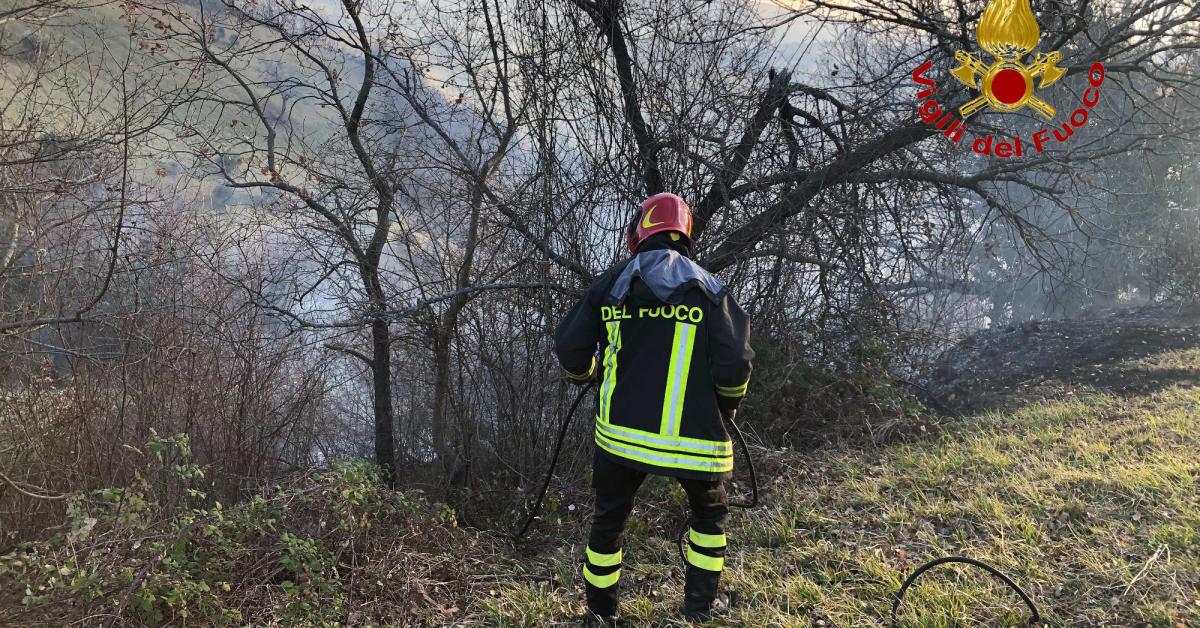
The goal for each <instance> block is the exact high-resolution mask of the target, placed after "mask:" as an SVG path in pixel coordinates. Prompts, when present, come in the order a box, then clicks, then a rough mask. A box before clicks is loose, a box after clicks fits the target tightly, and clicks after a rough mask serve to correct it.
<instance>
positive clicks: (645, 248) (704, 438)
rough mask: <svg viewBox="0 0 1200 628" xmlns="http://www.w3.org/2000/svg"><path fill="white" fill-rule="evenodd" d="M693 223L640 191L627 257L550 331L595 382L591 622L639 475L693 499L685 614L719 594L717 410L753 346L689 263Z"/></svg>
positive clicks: (735, 314)
mask: <svg viewBox="0 0 1200 628" xmlns="http://www.w3.org/2000/svg"><path fill="white" fill-rule="evenodd" d="M691 232H692V216H691V210H690V209H689V208H688V206H687V204H686V203H685V202H684V201H683V199H682V198H680V197H678V196H676V195H674V194H669V193H664V194H655V195H654V196H651V197H650V198H648V199H646V200H645V201H644V202H643V203H642V204H641V208H640V210H639V211H638V212H637V214H636V215H635V216H634V219H633V221H632V222H630V224H629V227H628V229H627V232H626V239H627V243H628V246H629V250H630V253H632V254H633V257H631V258H629V259H627V260H625V261H622V262H621V263H619V264H617V265H616V266H614V267H612V268H610V269H608V270H607V271H606V272H605V273H603V274H602V275H600V277H599V278H598V279H596V281H595V282H594V283H593V284H592V286H591V287H590V288H589V290H588V293H587V295H586V296H585V297H584V298H583V299H582V300H581V301H580V302H579V303H577V304H576V305H575V307H574V308H573V309H572V310H571V311H570V312H569V313H568V314H567V316H566V318H564V319H563V320H562V321H561V322H560V323H559V325H558V329H557V331H556V334H555V345H556V351H557V354H558V359H559V362H560V363H561V364H562V367H563V369H564V370H565V371H566V372H567V376H568V377H569V378H570V379H572V380H574V381H576V382H579V383H586V382H588V381H591V380H596V381H598V383H599V386H598V389H597V393H598V395H599V400H598V404H597V407H598V408H599V412H598V416H597V417H596V428H595V442H596V448H595V460H594V463H593V471H592V486H593V488H594V489H595V493H596V499H595V514H594V516H593V519H592V529H591V534H590V536H589V537H588V544H587V548H586V550H585V556H584V561H583V577H584V580H585V583H586V584H585V586H586V589H587V606H588V618H589V625H615V622H616V614H617V600H618V593H619V583H620V578H621V565H622V562H623V554H622V551H621V533H622V531H623V530H624V528H625V521H626V519H627V518H628V517H629V513H630V511H631V510H632V509H633V498H634V494H635V493H637V490H638V487H639V486H640V485H641V483H642V481H643V480H644V479H645V477H646V474H647V473H653V474H656V475H665V476H670V477H674V478H677V479H678V481H679V483H680V484H681V485H682V486H683V490H684V491H685V492H686V493H687V497H688V502H689V504H690V506H691V516H690V517H689V521H688V527H689V530H688V533H687V540H688V548H687V562H688V565H687V575H686V580H685V582H684V600H683V614H684V617H685V618H686V619H688V620H689V621H702V620H704V619H706V618H707V617H708V616H709V614H710V612H711V609H712V603H713V599H714V598H715V596H716V594H717V586H718V584H719V581H720V577H721V570H722V568H723V566H724V554H725V544H726V541H725V530H724V525H725V517H726V515H727V514H728V506H727V503H726V499H725V485H724V480H725V478H727V477H729V475H730V474H731V472H732V471H733V444H732V443H731V442H730V439H729V434H728V432H726V430H725V424H724V422H723V421H722V418H727V419H732V418H733V416H734V413H735V412H736V411H737V407H738V404H739V403H740V402H741V400H742V398H743V397H744V396H745V395H746V387H747V385H748V383H749V380H750V368H751V367H750V362H751V360H753V358H754V351H753V350H752V349H751V348H750V342H749V336H750V324H749V321H748V320H747V317H746V313H745V312H743V311H742V309H741V308H740V307H739V306H738V304H737V303H736V302H734V300H733V297H731V296H730V295H729V291H728V290H727V289H726V287H725V285H724V284H722V283H721V281H720V280H719V279H717V278H716V277H714V276H713V275H711V274H710V273H709V272H708V271H706V270H704V269H703V268H701V267H700V266H699V265H698V264H696V263H695V262H693V261H692V259H691V255H692V250H691V247H692V243H691ZM597 346H599V347H600V348H601V349H602V354H601V359H600V360H599V361H597V359H596V352H597Z"/></svg>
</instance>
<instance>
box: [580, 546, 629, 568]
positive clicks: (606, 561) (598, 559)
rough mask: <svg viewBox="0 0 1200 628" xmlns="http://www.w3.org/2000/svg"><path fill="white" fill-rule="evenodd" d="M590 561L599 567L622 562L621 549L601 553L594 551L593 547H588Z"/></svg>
mask: <svg viewBox="0 0 1200 628" xmlns="http://www.w3.org/2000/svg"><path fill="white" fill-rule="evenodd" d="M587 559H588V562H589V563H591V564H593V565H595V566H597V567H612V566H613V565H620V564H621V550H617V551H616V553H615V554H601V553H599V552H594V551H592V548H590V547H589V548H587Z"/></svg>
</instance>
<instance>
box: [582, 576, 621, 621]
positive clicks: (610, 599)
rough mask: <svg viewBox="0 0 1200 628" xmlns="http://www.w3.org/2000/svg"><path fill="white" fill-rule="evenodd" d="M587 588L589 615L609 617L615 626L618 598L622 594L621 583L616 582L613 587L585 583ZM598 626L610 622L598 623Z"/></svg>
mask: <svg viewBox="0 0 1200 628" xmlns="http://www.w3.org/2000/svg"><path fill="white" fill-rule="evenodd" d="M584 586H585V588H586V590H587V608H588V617H592V616H595V617H598V618H602V619H607V620H609V621H610V622H612V623H611V625H613V626H615V625H616V621H615V619H614V618H615V617H616V616H617V600H618V599H619V596H620V588H619V587H620V586H621V585H620V584H614V585H612V586H611V587H605V588H603V589H601V588H600V587H596V586H593V585H592V583H590V582H589V583H587V584H586V585H584ZM596 625H597V626H608V625H610V624H596Z"/></svg>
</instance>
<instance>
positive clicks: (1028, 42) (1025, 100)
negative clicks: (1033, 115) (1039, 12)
mask: <svg viewBox="0 0 1200 628" xmlns="http://www.w3.org/2000/svg"><path fill="white" fill-rule="evenodd" d="M1041 36H1042V33H1041V31H1040V30H1039V29H1038V25H1037V20H1036V19H1034V17H1033V9H1031V8H1030V7H1029V0H991V1H990V2H988V5H987V7H986V8H985V9H984V10H983V16H982V17H981V18H979V26H978V27H976V29H975V39H976V40H977V41H978V42H979V46H980V47H981V48H983V49H984V50H986V51H988V52H989V53H991V55H992V57H994V58H995V61H993V62H992V64H991V65H987V64H985V63H983V62H982V61H980V60H979V58H978V57H976V56H975V55H974V54H972V53H969V52H965V51H962V50H959V51H957V52H955V53H954V58H955V60H957V61H958V62H959V64H960V65H959V66H958V67H957V68H954V69H953V70H951V71H950V74H951V75H952V76H954V78H956V79H958V80H959V82H961V83H962V84H964V85H966V86H967V87H970V88H971V89H976V90H979V91H980V95H979V96H977V97H975V98H974V99H972V100H971V101H969V102H967V104H965V105H963V106H962V107H959V108H958V112H959V113H960V114H961V115H962V117H964V118H966V117H967V116H970V115H971V114H973V113H975V112H977V111H979V110H980V109H983V108H984V107H986V106H988V105H991V107H992V108H993V109H996V110H997V111H1005V112H1011V111H1017V110H1019V109H1021V108H1022V107H1029V108H1030V109H1033V110H1034V111H1036V112H1038V113H1039V114H1041V116H1042V117H1043V118H1045V119H1047V120H1053V119H1054V107H1053V106H1051V105H1050V103H1048V102H1046V101H1044V100H1042V99H1041V98H1038V97H1037V96H1036V95H1035V94H1034V93H1033V91H1034V87H1033V79H1035V78H1039V77H1040V78H1041V81H1040V82H1039V83H1038V88H1042V87H1046V86H1047V85H1051V84H1053V83H1055V82H1056V81H1058V79H1060V78H1062V77H1063V76H1064V75H1065V74H1066V73H1067V71H1066V70H1065V69H1064V68H1060V67H1058V65H1057V64H1058V62H1059V61H1061V60H1062V53H1061V52H1058V51H1054V52H1048V53H1047V52H1039V53H1037V55H1035V56H1034V59H1033V62H1032V63H1030V64H1029V65H1026V64H1024V63H1022V62H1021V57H1024V56H1025V55H1027V54H1029V53H1030V52H1031V51H1032V50H1033V49H1034V47H1036V46H1037V44H1038V39H1040V38H1041ZM981 79H982V80H981Z"/></svg>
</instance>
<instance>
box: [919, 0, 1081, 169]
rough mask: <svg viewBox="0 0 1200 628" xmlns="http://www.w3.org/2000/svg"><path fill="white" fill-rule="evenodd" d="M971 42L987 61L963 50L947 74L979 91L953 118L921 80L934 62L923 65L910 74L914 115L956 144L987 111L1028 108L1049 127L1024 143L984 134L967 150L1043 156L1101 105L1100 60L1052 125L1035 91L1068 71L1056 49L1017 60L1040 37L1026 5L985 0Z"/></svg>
mask: <svg viewBox="0 0 1200 628" xmlns="http://www.w3.org/2000/svg"><path fill="white" fill-rule="evenodd" d="M975 38H976V40H977V41H978V43H979V47H980V48H982V49H983V50H984V51H985V52H986V53H987V54H988V55H990V56H991V61H990V63H989V62H988V60H987V59H985V58H982V57H983V56H984V55H982V54H980V55H976V54H974V53H971V52H967V51H964V50H959V51H957V52H955V53H954V58H955V60H957V61H958V63H959V65H958V67H956V68H954V69H953V70H951V71H950V75H951V76H953V77H954V78H955V79H957V80H958V81H959V82H960V83H962V84H963V85H966V86H967V87H969V88H971V89H972V90H974V91H977V92H979V95H978V96H976V97H975V98H973V99H971V100H970V101H968V102H967V103H966V104H964V105H963V106H961V107H959V108H958V115H955V112H953V111H947V110H945V109H944V108H943V107H942V105H941V104H939V103H938V101H937V100H936V99H935V96H936V94H937V86H936V84H935V83H934V82H933V80H931V79H929V78H928V77H926V76H925V73H926V72H928V71H929V69H930V68H931V67H933V61H932V60H928V61H926V62H925V63H922V64H921V66H920V67H918V68H917V69H915V70H913V73H912V77H913V80H914V81H916V82H917V84H918V85H920V86H922V88H923V89H921V91H920V92H918V93H917V101H918V105H917V114H918V115H919V116H920V117H921V120H922V121H924V122H925V123H926V124H930V125H933V126H934V127H936V128H938V129H941V130H942V134H943V135H945V136H946V137H947V138H949V139H950V141H952V142H954V143H956V144H957V143H958V142H959V141H961V140H962V138H963V136H964V135H965V134H966V132H967V121H966V119H967V118H969V117H971V116H972V115H973V114H975V113H977V112H978V111H980V110H982V109H984V108H987V107H991V108H992V109H995V110H996V111H1002V112H1005V113H1010V112H1014V111H1020V110H1022V109H1025V108H1028V109H1030V110H1032V111H1034V112H1035V113H1037V114H1038V115H1040V116H1041V117H1042V118H1044V119H1045V120H1046V121H1047V122H1049V123H1050V126H1047V127H1044V128H1042V129H1041V130H1038V131H1036V132H1034V133H1033V134H1032V135H1031V136H1029V137H1028V138H1026V139H1022V138H1021V136H1019V135H1017V136H1013V137H1012V138H1011V139H1007V138H997V137H996V136H993V135H991V134H988V135H985V136H982V137H977V138H975V140H974V141H972V142H971V149H972V150H973V151H975V152H976V153H979V154H980V155H995V156H997V157H1001V158H1008V157H1022V156H1024V155H1026V154H1029V153H1040V152H1043V151H1044V150H1046V147H1047V146H1050V145H1051V143H1052V142H1057V143H1060V144H1062V143H1065V142H1067V141H1068V140H1069V139H1070V138H1071V136H1072V135H1074V133H1075V129H1078V128H1080V127H1082V126H1083V125H1085V124H1087V122H1088V116H1089V111H1090V110H1091V109H1092V107H1095V106H1096V103H1098V102H1100V85H1101V84H1103V83H1104V65H1103V64H1102V63H1100V62H1099V61H1097V62H1095V63H1093V64H1092V66H1091V67H1090V68H1089V69H1088V83H1089V86H1088V88H1087V89H1086V90H1084V92H1083V97H1082V99H1081V102H1080V106H1079V108H1077V109H1075V110H1074V111H1072V112H1071V113H1070V114H1069V115H1065V116H1064V117H1062V118H1059V119H1057V120H1056V119H1055V117H1056V114H1057V110H1056V109H1055V108H1054V106H1053V105H1051V104H1050V103H1048V102H1046V100H1044V99H1042V98H1041V97H1040V96H1039V95H1038V90H1041V89H1044V88H1046V87H1049V86H1051V85H1053V84H1054V83H1057V82H1058V80H1059V79H1061V78H1062V77H1063V76H1065V75H1066V74H1067V70H1066V69H1064V68H1061V67H1059V66H1058V63H1059V61H1061V60H1062V53H1061V52H1058V51H1057V50H1056V51H1053V52H1039V53H1037V54H1036V55H1034V56H1033V59H1032V60H1030V61H1028V62H1025V61H1022V58H1024V57H1025V56H1026V55H1028V54H1029V53H1031V52H1033V49H1034V48H1036V47H1037V45H1038V40H1039V39H1040V38H1041V31H1040V30H1039V29H1038V24H1037V20H1036V19H1034V17H1033V9H1031V8H1030V6H1029V0H990V1H989V2H988V5H987V7H986V8H984V10H983V16H982V17H980V18H979V26H977V27H976V29H975ZM1035 83H1036V86H1035Z"/></svg>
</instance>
